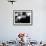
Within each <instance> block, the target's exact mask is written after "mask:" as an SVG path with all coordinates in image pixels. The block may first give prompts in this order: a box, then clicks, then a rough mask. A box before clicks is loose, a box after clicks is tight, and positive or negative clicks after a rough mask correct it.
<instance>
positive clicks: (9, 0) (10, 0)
mask: <svg viewBox="0 0 46 46" xmlns="http://www.w3.org/2000/svg"><path fill="white" fill-rule="evenodd" d="M8 2H11V3H12V4H13V3H14V2H16V1H15V0H8Z"/></svg>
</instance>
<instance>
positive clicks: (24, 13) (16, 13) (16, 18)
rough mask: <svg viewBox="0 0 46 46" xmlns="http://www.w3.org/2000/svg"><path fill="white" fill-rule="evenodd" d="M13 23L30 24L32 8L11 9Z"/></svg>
mask: <svg viewBox="0 0 46 46" xmlns="http://www.w3.org/2000/svg"><path fill="white" fill-rule="evenodd" d="M13 24H14V25H16V24H17V25H32V10H13Z"/></svg>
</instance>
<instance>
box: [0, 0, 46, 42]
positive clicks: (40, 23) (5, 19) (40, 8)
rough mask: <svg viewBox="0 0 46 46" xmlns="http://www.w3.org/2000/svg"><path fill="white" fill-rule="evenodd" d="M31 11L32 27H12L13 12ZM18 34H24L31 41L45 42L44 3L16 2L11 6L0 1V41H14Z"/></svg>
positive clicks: (43, 1)
mask: <svg viewBox="0 0 46 46" xmlns="http://www.w3.org/2000/svg"><path fill="white" fill-rule="evenodd" d="M19 9H20V10H24V9H25V10H30V9H32V10H33V25H32V26H14V25H13V10H19ZM19 32H26V33H28V34H30V35H31V38H32V39H33V40H37V41H40V40H43V41H44V40H46V1H45V0H17V1H16V3H14V4H13V5H12V4H11V3H10V2H8V1H7V0H0V40H11V39H12V40H15V38H16V37H17V34H18V33H19Z"/></svg>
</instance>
